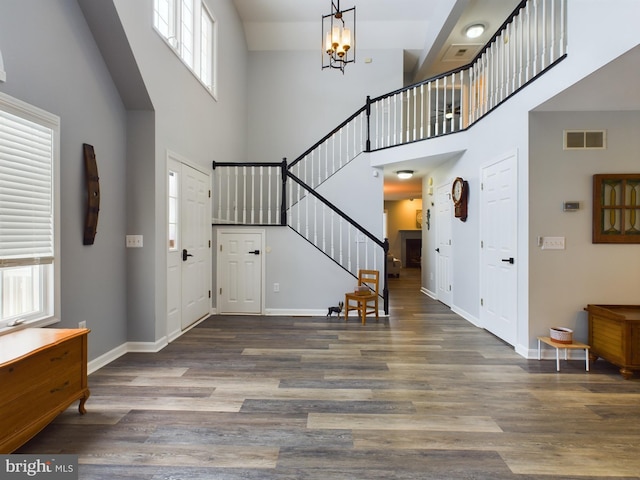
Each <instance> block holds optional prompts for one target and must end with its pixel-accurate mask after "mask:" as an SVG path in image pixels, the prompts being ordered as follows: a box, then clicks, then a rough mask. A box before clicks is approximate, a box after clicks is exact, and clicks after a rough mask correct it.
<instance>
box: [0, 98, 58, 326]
mask: <svg viewBox="0 0 640 480" xmlns="http://www.w3.org/2000/svg"><path fill="white" fill-rule="evenodd" d="M58 139H59V119H58V118H57V117H55V116H53V115H50V114H48V113H46V112H43V111H41V110H39V109H36V108H34V107H31V106H29V105H27V104H25V103H23V102H20V101H18V100H15V99H13V98H11V97H9V96H8V95H4V94H2V93H0V330H2V329H4V328H7V327H10V326H13V325H21V324H29V325H32V326H38V325H46V324H50V323H53V322H54V321H56V320H55V318H54V317H55V315H56V313H57V312H56V309H57V308H58V306H59V302H56V301H55V300H56V299H57V298H59V294H58V285H57V283H58V282H56V281H55V280H56V278H57V266H58V254H57V252H58V247H57V241H56V238H57V230H56V218H57V215H56V202H55V198H56V191H57V188H56V182H57V175H56V174H55V172H56V169H57V165H58Z"/></svg>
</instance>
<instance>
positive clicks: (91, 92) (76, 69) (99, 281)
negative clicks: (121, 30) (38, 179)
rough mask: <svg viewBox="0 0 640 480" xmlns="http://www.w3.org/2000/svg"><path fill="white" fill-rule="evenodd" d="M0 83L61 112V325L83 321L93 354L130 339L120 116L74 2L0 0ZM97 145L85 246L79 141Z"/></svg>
mask: <svg viewBox="0 0 640 480" xmlns="http://www.w3.org/2000/svg"><path fill="white" fill-rule="evenodd" d="M0 49H1V50H2V55H3V57H4V63H5V70H6V72H7V82H6V83H0V90H1V91H3V92H4V93H7V94H9V95H12V96H14V97H16V98H19V99H20V100H23V101H25V102H28V103H31V104H33V105H35V106H37V107H39V108H42V109H44V110H47V111H49V112H51V113H53V114H55V115H58V116H60V118H61V139H60V140H61V145H60V154H61V179H60V190H61V196H60V201H61V217H62V218H61V220H62V224H61V226H60V229H61V274H62V285H61V288H62V292H61V293H62V308H61V315H62V318H61V322H60V323H59V324H58V325H57V326H58V327H66V328H76V327H77V326H78V322H80V321H86V322H87V326H88V327H89V328H90V329H91V330H92V333H91V334H90V335H89V355H90V357H91V358H95V357H96V356H98V355H100V354H102V353H104V352H106V351H108V350H111V349H113V348H115V347H117V346H119V345H122V344H123V343H124V342H125V341H126V340H127V313H126V285H125V281H124V280H125V275H126V274H125V268H126V267H125V248H124V235H125V218H126V217H125V212H126V201H125V199H126V189H125V186H126V156H127V151H126V141H127V132H126V124H127V116H126V112H125V110H124V107H123V105H122V102H121V100H120V96H119V95H118V92H117V90H116V88H115V86H114V84H113V82H112V81H111V77H110V75H109V71H108V70H107V67H106V65H105V63H104V61H103V60H102V57H101V55H100V52H99V51H98V48H97V47H96V44H95V42H94V41H93V37H92V36H91V32H90V31H89V28H88V27H87V24H86V22H85V20H84V17H83V15H82V12H81V11H80V8H79V7H78V4H77V3H76V2H75V1H74V0H47V1H41V0H40V1H38V0H3V1H2V2H0ZM83 143H89V144H91V145H93V146H94V148H95V153H96V158H97V163H98V173H99V175H100V191H101V204H100V216H99V221H98V232H97V235H96V239H95V244H94V245H92V246H83V244H82V231H83V225H84V215H85V210H84V196H85V180H84V163H83V158H82V144H83Z"/></svg>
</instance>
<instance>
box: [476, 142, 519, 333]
mask: <svg viewBox="0 0 640 480" xmlns="http://www.w3.org/2000/svg"><path fill="white" fill-rule="evenodd" d="M516 185H517V155H516V154H515V153H514V154H512V155H510V156H507V157H506V158H503V159H500V160H499V161H497V162H495V163H493V164H491V165H488V166H486V167H484V168H483V169H482V190H481V219H482V221H481V222H480V224H481V232H480V235H481V239H482V240H481V241H482V243H481V266H480V275H481V287H480V288H481V307H480V320H481V322H482V325H483V326H484V328H486V329H487V330H489V331H490V332H492V333H493V334H494V335H496V336H498V337H500V338H501V339H503V340H504V341H505V342H508V343H510V344H511V345H515V343H516V340H517V318H516V315H517V301H516V299H517V292H518V289H517V278H518V276H517V268H518V260H519V259H518V258H517V252H516V248H517V238H516V236H517V212H518V209H517V195H516Z"/></svg>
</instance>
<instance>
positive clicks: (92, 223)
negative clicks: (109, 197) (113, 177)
mask: <svg viewBox="0 0 640 480" xmlns="http://www.w3.org/2000/svg"><path fill="white" fill-rule="evenodd" d="M82 147H83V151H84V172H85V181H86V184H87V197H86V202H87V204H86V207H87V211H86V216H85V220H84V239H83V242H82V243H83V244H84V245H93V242H94V240H95V238H96V231H97V228H98V212H100V182H99V177H98V165H97V164H96V155H95V153H94V151H93V145H89V144H86V143H84V144H83V145H82Z"/></svg>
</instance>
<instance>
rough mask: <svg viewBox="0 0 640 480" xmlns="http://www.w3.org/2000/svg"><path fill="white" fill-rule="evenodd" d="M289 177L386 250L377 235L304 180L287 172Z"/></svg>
mask: <svg viewBox="0 0 640 480" xmlns="http://www.w3.org/2000/svg"><path fill="white" fill-rule="evenodd" d="M287 176H288V177H289V178H290V179H291V180H293V181H294V182H295V183H297V184H298V185H300V186H301V187H302V188H304V189H305V190H306V191H308V192H309V193H310V194H311V195H313V196H314V197H316V198H317V199H318V200H320V201H321V202H322V203H323V204H325V205H326V206H327V207H329V208H330V209H331V210H333V211H334V212H335V213H337V214H338V215H339V216H341V217H342V218H343V219H345V220H346V221H347V222H349V223H350V224H351V225H353V226H354V227H356V228H357V229H358V230H360V232H362V233H363V234H364V235H366V236H367V237H368V238H369V239H370V240H371V241H372V242H373V243H375V244H376V245H378V246H379V247H380V248H384V241H382V240H379V239H378V238H377V237H376V236H375V235H373V234H372V233H371V232H369V231H368V230H367V229H366V228H364V227H363V226H362V225H360V224H359V223H358V222H356V221H355V220H354V219H352V218H351V217H350V216H349V215H347V214H346V213H344V212H343V211H342V210H340V209H339V208H338V207H336V206H335V205H334V204H333V203H331V202H330V201H329V200H327V199H326V198H325V197H323V196H322V195H320V194H319V193H318V192H317V191H316V190H315V189H313V188H311V187H310V186H309V185H307V184H306V183H304V182H303V181H302V180H300V179H299V178H298V177H296V176H295V175H293V174H292V173H290V172H287ZM385 253H386V252H385Z"/></svg>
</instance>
